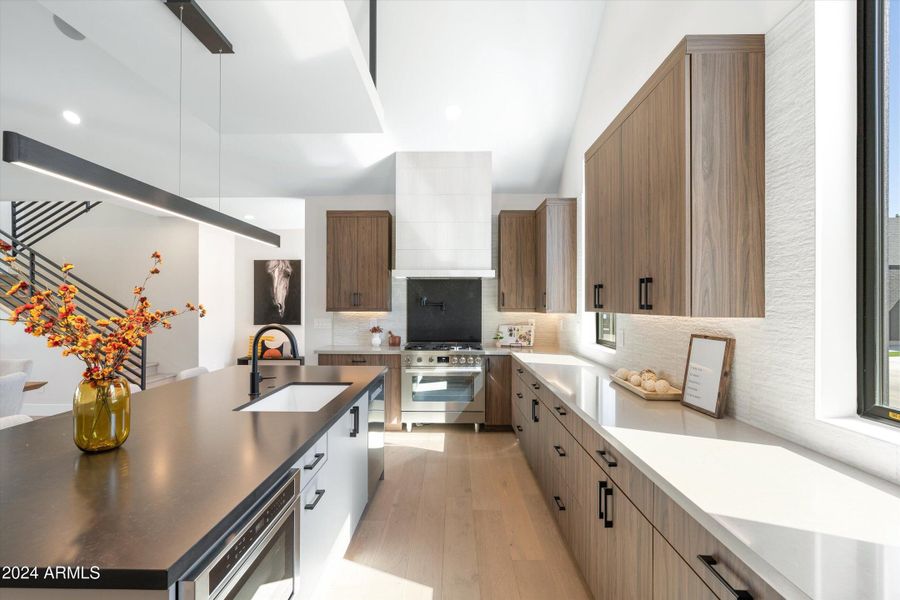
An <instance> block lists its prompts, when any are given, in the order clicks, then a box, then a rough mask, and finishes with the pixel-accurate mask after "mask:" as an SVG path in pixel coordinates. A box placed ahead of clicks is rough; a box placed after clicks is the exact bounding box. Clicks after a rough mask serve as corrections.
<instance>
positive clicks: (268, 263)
mask: <svg viewBox="0 0 900 600" xmlns="http://www.w3.org/2000/svg"><path fill="white" fill-rule="evenodd" d="M300 265H301V261H299V260H256V261H253V324H254V325H266V324H268V323H279V324H281V325H300V309H301V306H300V287H301V282H302V276H301V270H300Z"/></svg>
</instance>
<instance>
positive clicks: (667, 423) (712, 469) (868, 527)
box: [514, 352, 900, 600]
mask: <svg viewBox="0 0 900 600" xmlns="http://www.w3.org/2000/svg"><path fill="white" fill-rule="evenodd" d="M514 356H515V357H516V359H518V360H519V361H520V362H522V363H523V364H524V365H525V366H526V367H527V368H528V369H529V370H531V371H532V372H533V373H534V375H535V376H536V377H537V378H538V379H539V380H540V381H541V383H542V384H543V385H545V386H547V387H548V388H550V389H551V391H553V392H554V393H555V394H556V395H557V396H558V397H559V398H560V399H562V400H564V401H565V402H566V403H568V404H569V405H570V407H572V408H573V409H575V410H576V412H579V413H580V415H581V416H582V418H584V420H585V421H586V422H588V423H590V424H591V425H592V426H593V427H594V428H595V429H596V430H597V431H599V432H601V434H603V436H604V437H605V438H606V439H607V441H608V442H609V443H610V444H611V445H612V446H614V447H615V448H616V450H618V451H619V452H620V453H621V455H622V456H624V457H625V458H627V459H628V460H630V461H631V462H632V463H634V465H635V466H636V467H637V468H639V469H640V470H641V471H642V472H643V473H644V474H645V475H646V476H647V477H648V478H649V479H650V480H651V481H653V483H654V484H655V485H657V486H658V487H659V488H660V489H661V490H662V491H663V492H665V493H666V494H668V495H669V496H670V497H671V498H672V499H673V500H675V501H676V502H677V503H678V504H679V505H680V506H681V507H682V508H683V509H685V510H686V511H687V512H688V513H689V514H690V515H691V516H692V517H694V519H696V520H697V521H698V522H699V523H701V524H702V525H703V526H704V527H705V528H706V529H708V530H709V531H710V532H711V533H712V534H713V535H715V536H716V537H717V538H718V539H719V540H720V541H721V542H722V543H724V544H725V545H726V546H727V547H728V548H729V549H730V550H731V551H732V552H734V553H735V555H737V556H738V557H739V558H740V559H741V560H743V561H744V562H745V563H746V564H747V565H748V566H749V567H750V568H751V569H753V570H754V571H755V572H757V573H758V574H759V575H760V576H761V577H762V578H763V579H765V580H766V581H767V582H768V583H769V585H771V586H772V587H773V588H775V589H776V590H777V591H779V592H780V593H781V594H783V595H784V596H785V597H787V598H803V597H809V598H816V599H840V600H850V599H853V600H863V599H879V600H887V599H889V598H890V599H898V598H900V487H898V486H895V485H892V484H890V483H888V482H886V481H884V480H881V479H878V478H876V477H873V476H870V475H868V474H866V473H863V472H862V471H859V470H857V469H854V468H852V467H850V466H848V465H845V464H843V463H840V462H838V461H835V460H832V459H830V458H827V457H825V456H823V455H820V454H817V453H815V452H812V451H810V450H807V449H805V448H802V447H800V446H798V445H796V444H793V443H791V442H788V441H787V440H784V439H782V438H779V437H776V436H774V435H771V434H769V433H766V432H764V431H762V430H760V429H757V428H755V427H752V426H750V425H747V424H745V423H741V422H739V421H736V420H735V419H733V418H729V417H726V418H723V419H714V418H712V417H708V416H706V415H703V414H701V413H699V412H696V411H693V410H691V409H688V408H685V407H683V406H682V405H681V404H680V403H678V402H659V401H657V402H649V401H646V400H643V399H641V398H639V397H638V396H636V395H635V394H633V393H631V392H629V391H627V390H625V389H623V388H621V387H619V386H617V385H615V384H613V383H611V375H612V374H611V372H610V371H609V370H608V369H606V368H604V367H601V366H599V365H596V364H593V363H590V362H587V361H585V360H582V359H580V358H577V357H574V356H570V355H559V354H529V353H519V352H515V353H514Z"/></svg>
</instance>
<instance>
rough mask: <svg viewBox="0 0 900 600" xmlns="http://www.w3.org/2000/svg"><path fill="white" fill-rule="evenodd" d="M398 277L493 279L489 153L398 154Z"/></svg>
mask: <svg viewBox="0 0 900 600" xmlns="http://www.w3.org/2000/svg"><path fill="white" fill-rule="evenodd" d="M395 193H396V206H395V210H394V213H395V214H394V224H395V225H394V227H395V249H396V250H395V252H396V254H395V257H394V262H395V269H394V271H393V276H394V277H397V278H408V277H412V278H422V277H434V278H454V277H455V278H472V277H479V278H492V277H495V273H494V270H493V269H492V268H491V153H490V152H398V153H397V186H396V192H395Z"/></svg>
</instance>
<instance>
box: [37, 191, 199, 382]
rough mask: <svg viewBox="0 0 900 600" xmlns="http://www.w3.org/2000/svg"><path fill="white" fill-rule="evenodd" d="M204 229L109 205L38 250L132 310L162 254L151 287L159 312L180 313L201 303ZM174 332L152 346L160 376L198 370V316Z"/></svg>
mask: <svg viewBox="0 0 900 600" xmlns="http://www.w3.org/2000/svg"><path fill="white" fill-rule="evenodd" d="M198 230H199V226H198V225H197V224H196V223H194V222H191V221H186V220H184V219H178V218H173V217H156V216H151V215H149V214H146V213H143V212H139V211H135V210H129V209H127V208H122V207H118V206H115V205H112V204H109V203H104V204H101V205H100V206H98V207H97V208H95V209H94V210H92V211H91V212H90V213H88V214H87V215H84V216H82V217H79V218H78V219H76V220H75V221H73V222H72V223H69V224H68V225H66V226H65V227H63V228H62V229H60V230H59V231H57V232H55V233H54V234H53V235H51V236H49V237H48V238H46V239H45V240H43V241H41V242H38V244H37V246H36V248H37V250H38V251H39V252H41V253H43V254H45V255H47V256H48V257H49V258H50V259H52V260H54V261H57V262H59V263H62V262H70V263H72V264H74V265H75V270H74V271H73V273H75V274H76V275H78V276H79V277H82V278H83V279H85V280H86V281H88V282H89V283H91V284H92V285H94V286H95V287H97V288H98V289H100V290H102V291H104V292H106V293H107V294H109V295H110V296H112V297H113V298H115V299H116V300H118V301H119V302H122V303H124V304H126V305H128V306H130V305H131V303H132V300H133V296H132V293H131V291H132V288H133V287H134V286H135V285H140V284H141V283H142V282H143V280H144V277H145V275H146V274H147V271H148V270H149V268H150V266H151V264H152V261H151V259H150V254H152V253H153V251H154V250H159V251H160V252H161V253H162V255H163V261H164V262H163V264H162V265H161V266H160V270H161V273H160V274H159V275H157V276H156V277H154V278H153V279H152V280H151V282H150V283H149V284H148V289H147V296H148V298H149V299H150V301H151V302H152V303H153V306H154V307H155V308H176V307H178V308H180V307H183V306H184V303H185V302H188V301H190V302H197V301H198V282H197V269H198V262H197V256H198V252H197V248H198ZM172 325H173V326H172V329H171V330H163V329H159V330H156V331H155V332H154V333H153V335H151V336H150V338H149V341H148V348H149V356H150V360H151V361H152V362H158V363H159V370H160V372H168V373H175V372H177V371H180V370H181V369H187V368H190V367H193V366H196V365H197V358H198V354H197V339H198V332H199V323H198V318H197V315H196V314H185V315H182V316H179V317H178V318H177V319H175V320H174V321H173V323H172Z"/></svg>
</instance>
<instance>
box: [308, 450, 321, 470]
mask: <svg viewBox="0 0 900 600" xmlns="http://www.w3.org/2000/svg"><path fill="white" fill-rule="evenodd" d="M313 458H315V460H314V461H312V462H311V463H309V464H308V465H303V468H304V469H306V470H307V471H312V470H313V469H315V468H316V465H317V464H319V463H320V462H321V461H322V459H323V458H325V453H324V452H316V453H315V454H313Z"/></svg>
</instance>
